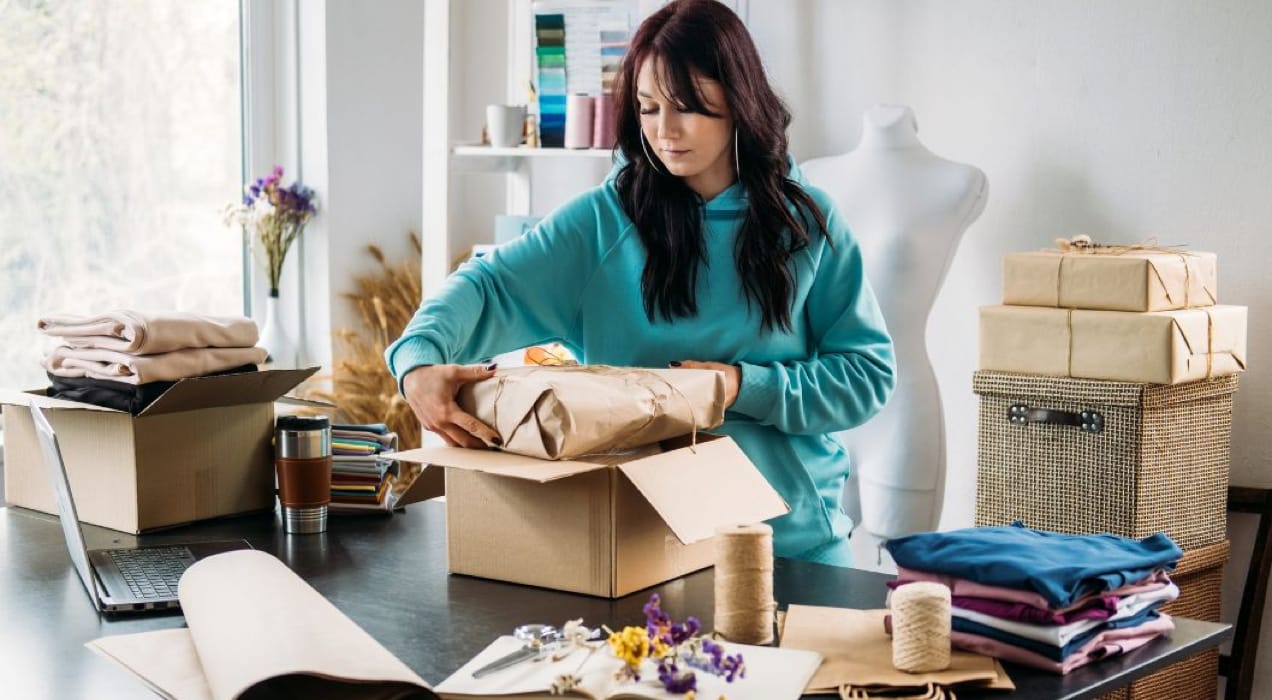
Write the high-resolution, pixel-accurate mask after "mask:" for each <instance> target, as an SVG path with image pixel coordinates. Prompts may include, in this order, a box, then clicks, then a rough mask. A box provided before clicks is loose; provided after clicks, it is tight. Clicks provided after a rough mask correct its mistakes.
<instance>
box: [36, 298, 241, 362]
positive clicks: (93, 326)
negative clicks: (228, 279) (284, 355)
mask: <svg viewBox="0 0 1272 700" xmlns="http://www.w3.org/2000/svg"><path fill="white" fill-rule="evenodd" d="M39 327H40V331H41V332H42V333H44V334H45V335H51V336H61V337H62V338H63V342H65V343H66V345H68V346H70V347H75V348H102V349H103V350H116V351H118V352H127V353H132V354H134V355H154V354H157V353H161V352H171V351H173V350H183V349H185V348H250V347H252V346H254V345H256V341H258V340H260V332H259V331H258V330H257V328H256V322H255V321H253V320H252V319H250V318H244V317H242V316H204V315H202V314H191V313H166V314H143V313H140V312H137V311H112V312H110V313H106V314H102V315H100V316H45V317H44V318H41V319H40V321H39ZM245 364H246V363H245Z"/></svg>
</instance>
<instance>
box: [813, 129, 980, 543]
mask: <svg viewBox="0 0 1272 700" xmlns="http://www.w3.org/2000/svg"><path fill="white" fill-rule="evenodd" d="M863 124H864V125H863V129H862V138H861V143H860V144H859V145H858V147H857V148H856V149H854V150H853V151H850V152H848V153H846V154H844V155H839V156H831V157H827V158H817V159H813V160H810V161H808V162H807V163H804V164H803V165H802V166H801V168H802V169H803V171H804V174H805V175H806V176H807V177H808V180H809V182H811V183H812V184H813V185H815V186H817V187H819V188H821V189H823V190H825V191H826V193H827V194H829V195H830V197H831V199H833V200H834V202H835V205H836V207H837V209H838V211H839V213H840V215H842V216H843V217H844V220H845V221H846V222H847V224H848V228H849V229H850V230H851V231H852V232H853V234H854V236H855V238H856V239H857V241H858V242H859V244H860V246H861V253H862V257H863V259H864V261H865V268H866V276H867V278H868V279H869V281H870V284H871V286H873V287H874V290H875V294H876V296H877V297H878V298H879V305H880V307H881V308H882V310H883V315H884V318H885V320H886V321H887V323H888V330H889V331H890V332H891V334H892V338H893V342H894V344H895V348H896V358H897V388H896V391H895V392H894V394H893V396H892V398H891V400H890V401H889V402H888V404H887V406H885V407H884V409H883V410H882V411H880V412H879V414H878V415H877V416H875V417H874V418H873V419H872V420H871V421H869V422H868V423H866V424H865V425H864V426H860V427H858V428H855V429H853V430H850V431H847V432H844V433H841V434H840V439H841V440H842V441H843V442H844V445H845V446H846V447H847V448H848V451H849V454H850V455H851V457H852V465H853V472H854V474H853V476H854V478H853V481H854V482H855V483H856V484H857V485H858V488H859V491H860V502H861V513H860V516H859V517H860V522H861V524H862V525H863V526H864V527H865V528H866V529H867V530H868V531H870V532H871V533H872V534H874V535H877V536H879V537H883V538H890V537H897V536H900V535H903V534H908V533H911V532H917V531H921V530H932V529H935V528H936V526H937V521H938V519H939V516H940V510H941V508H940V506H941V503H940V500H941V498H942V497H943V495H944V479H945V435H944V426H943V421H942V415H941V402H940V395H939V393H938V388H937V384H936V376H935V374H934V373H933V371H932V365H931V362H930V361H929V359H928V354H927V346H926V338H925V330H926V328H927V320H928V315H929V314H930V312H931V309H932V304H933V302H934V301H935V300H936V295H937V292H939V291H940V288H941V284H942V282H943V281H944V279H945V273H946V270H947V269H948V267H949V263H950V261H951V260H952V259H953V257H954V252H955V251H956V250H957V248H958V243H959V240H960V239H961V238H962V235H963V232H964V231H966V230H967V227H968V226H969V225H971V223H972V222H973V221H975V220H976V218H977V217H979V216H980V214H981V212H982V211H983V210H984V207H985V201H986V197H987V195H988V183H987V180H986V178H985V174H984V173H982V172H981V171H980V170H978V169H977V168H975V167H972V166H970V165H964V164H961V163H955V162H952V161H948V160H945V159H943V158H940V157H938V156H936V155H934V154H932V153H931V152H930V151H928V150H927V149H926V148H924V147H923V144H922V143H920V142H919V140H918V134H917V127H916V125H915V121H914V114H913V113H912V112H911V111H910V109H909V108H908V107H901V106H878V107H874V108H872V109H870V110H868V111H867V112H866V114H865V118H864V120H863ZM850 502H851V499H850ZM850 514H852V515H854V516H856V515H857V514H855V513H850Z"/></svg>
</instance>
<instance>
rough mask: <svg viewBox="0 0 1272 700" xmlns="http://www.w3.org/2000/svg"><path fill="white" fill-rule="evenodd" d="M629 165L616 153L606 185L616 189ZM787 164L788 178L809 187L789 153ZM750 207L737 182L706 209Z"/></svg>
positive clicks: (730, 209)
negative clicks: (619, 176)
mask: <svg viewBox="0 0 1272 700" xmlns="http://www.w3.org/2000/svg"><path fill="white" fill-rule="evenodd" d="M626 164H627V158H626V157H624V156H623V152H622V151H619V150H615V151H614V167H613V168H610V172H609V175H606V176H605V184H606V185H607V186H609V187H614V181H615V180H616V179H617V178H618V173H619V171H620V170H622V169H623V166H624V165H626ZM786 164H787V166H788V167H789V168H790V172H788V173H787V177H789V178H790V179H792V180H794V181H795V182H797V183H799V184H800V185H801V186H802V187H805V188H807V187H808V179H807V178H805V177H804V171H802V170H800V169H799V165H798V164H797V163H796V162H795V159H794V158H793V157H791V155H790V154H789V153H787V154H786ZM747 206H748V202H747V196H746V189H745V188H744V187H743V186H742V183H741V182H740V181H739V182H735V183H733V184H732V185H730V186H729V187H728V188H727V189H725V190H724V191H723V192H721V193H720V194H718V195H716V196H714V197H712V198H711V199H710V200H708V201H707V202H706V205H705V209H706V210H707V211H708V212H735V211H744V210H746V208H747Z"/></svg>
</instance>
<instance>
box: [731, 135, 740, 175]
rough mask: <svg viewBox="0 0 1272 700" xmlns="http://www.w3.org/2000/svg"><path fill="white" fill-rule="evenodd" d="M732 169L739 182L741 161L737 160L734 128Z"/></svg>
mask: <svg viewBox="0 0 1272 700" xmlns="http://www.w3.org/2000/svg"><path fill="white" fill-rule="evenodd" d="M733 169H734V171H735V172H736V174H737V176H738V179H739V180H741V179H742V161H741V160H740V159H739V158H738V130H737V128H736V127H734V129H733Z"/></svg>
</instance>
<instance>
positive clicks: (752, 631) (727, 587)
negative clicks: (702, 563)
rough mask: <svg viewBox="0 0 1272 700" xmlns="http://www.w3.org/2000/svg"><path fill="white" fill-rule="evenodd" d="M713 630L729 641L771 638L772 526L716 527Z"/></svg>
mask: <svg viewBox="0 0 1272 700" xmlns="http://www.w3.org/2000/svg"><path fill="white" fill-rule="evenodd" d="M715 535H716V537H715V541H716V561H715V631H716V634H717V635H719V636H720V637H722V638H723V639H725V640H726V641H730V642H737V643H740V644H768V643H769V642H772V641H773V615H774V612H775V611H776V610H777V603H776V602H775V601H774V600H773V528H771V527H769V526H768V525H765V524H764V523H755V524H751V525H725V526H722V527H719V528H717V529H716V532H715Z"/></svg>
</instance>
